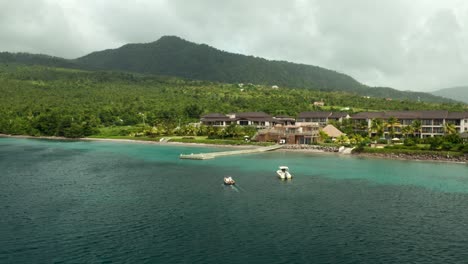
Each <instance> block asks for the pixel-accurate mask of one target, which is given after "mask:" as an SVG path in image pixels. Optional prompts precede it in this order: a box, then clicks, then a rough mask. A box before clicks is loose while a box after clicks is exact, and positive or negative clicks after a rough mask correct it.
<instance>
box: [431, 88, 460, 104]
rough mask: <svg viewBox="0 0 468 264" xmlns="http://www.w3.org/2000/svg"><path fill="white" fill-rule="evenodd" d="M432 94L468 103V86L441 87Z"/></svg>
mask: <svg viewBox="0 0 468 264" xmlns="http://www.w3.org/2000/svg"><path fill="white" fill-rule="evenodd" d="M432 94H434V95H437V96H442V97H445V98H450V99H453V100H457V101H462V102H465V103H468V86H459V87H452V88H445V89H440V90H437V91H435V92H432Z"/></svg>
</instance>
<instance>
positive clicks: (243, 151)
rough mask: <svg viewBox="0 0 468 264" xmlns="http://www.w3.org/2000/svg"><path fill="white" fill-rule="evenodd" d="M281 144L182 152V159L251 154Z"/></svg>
mask: <svg viewBox="0 0 468 264" xmlns="http://www.w3.org/2000/svg"><path fill="white" fill-rule="evenodd" d="M281 147H282V146H281V145H273V146H268V147H260V148H254V149H241V150H230V151H220V152H209V153H198V154H193V153H192V154H180V158H181V159H194V160H205V159H214V158H216V157H219V156H231V155H239V154H250V153H259V152H266V151H271V150H275V149H279V148H281Z"/></svg>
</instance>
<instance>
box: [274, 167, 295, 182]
mask: <svg viewBox="0 0 468 264" xmlns="http://www.w3.org/2000/svg"><path fill="white" fill-rule="evenodd" d="M276 173H277V174H278V177H279V178H280V179H282V180H289V179H292V175H291V173H289V168H288V167H286V166H280V167H279V170H277V171H276Z"/></svg>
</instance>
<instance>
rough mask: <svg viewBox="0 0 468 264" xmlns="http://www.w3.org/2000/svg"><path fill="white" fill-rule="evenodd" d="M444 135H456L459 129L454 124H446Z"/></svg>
mask: <svg viewBox="0 0 468 264" xmlns="http://www.w3.org/2000/svg"><path fill="white" fill-rule="evenodd" d="M444 133H445V134H446V135H454V134H456V133H457V128H456V127H455V125H454V124H450V123H444Z"/></svg>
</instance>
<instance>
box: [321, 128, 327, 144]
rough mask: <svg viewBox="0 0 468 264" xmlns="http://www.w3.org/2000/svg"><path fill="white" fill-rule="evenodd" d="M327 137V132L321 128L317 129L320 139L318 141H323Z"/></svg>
mask: <svg viewBox="0 0 468 264" xmlns="http://www.w3.org/2000/svg"><path fill="white" fill-rule="evenodd" d="M328 138H329V136H328V134H327V133H326V132H325V131H323V130H321V129H320V130H319V140H320V142H324V141H326V140H327V139H328Z"/></svg>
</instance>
